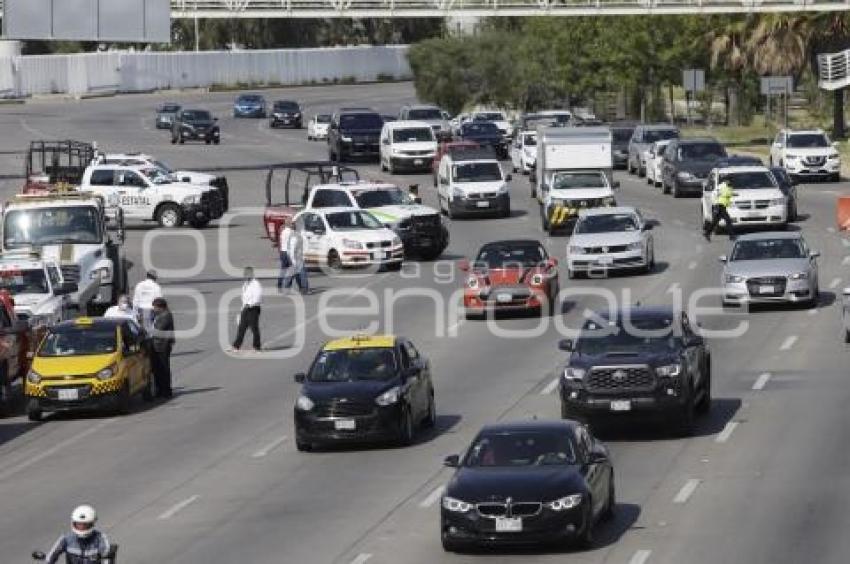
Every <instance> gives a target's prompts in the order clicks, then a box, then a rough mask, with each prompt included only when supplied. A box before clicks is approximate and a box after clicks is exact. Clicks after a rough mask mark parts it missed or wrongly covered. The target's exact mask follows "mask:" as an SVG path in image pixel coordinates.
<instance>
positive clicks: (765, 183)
mask: <svg viewBox="0 0 850 564" xmlns="http://www.w3.org/2000/svg"><path fill="white" fill-rule="evenodd" d="M720 182H721V183H722V182H728V183H729V184H730V185H731V186H732V188H733V189H734V190H759V189H766V188H776V182H775V181H774V179H773V176H772V175H771V174H770V173H769V172H768V171H766V170H765V171H754V172H735V173H731V174H724V175H722V176H721V177H720Z"/></svg>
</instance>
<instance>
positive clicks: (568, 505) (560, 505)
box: [545, 493, 584, 511]
mask: <svg viewBox="0 0 850 564" xmlns="http://www.w3.org/2000/svg"><path fill="white" fill-rule="evenodd" d="M583 497H584V496H583V495H582V494H580V493H579V494H573V495H568V496H567V497H562V498H561V499H556V500H555V501H550V502H549V503H547V504H545V505H546V508H547V509H551V510H552V511H566V510H567V509H572V508H573V507H578V505H579V504H580V503H581V500H582V498H583Z"/></svg>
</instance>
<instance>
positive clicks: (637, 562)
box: [629, 549, 652, 564]
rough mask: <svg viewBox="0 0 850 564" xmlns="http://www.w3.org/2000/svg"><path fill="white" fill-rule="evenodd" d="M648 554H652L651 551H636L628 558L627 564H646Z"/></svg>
mask: <svg viewBox="0 0 850 564" xmlns="http://www.w3.org/2000/svg"><path fill="white" fill-rule="evenodd" d="M650 554H652V551H651V550H645V549H641V550H638V551H637V552H635V553H634V554H633V555H632V557H631V558H629V564H646V563H647V561H648V560H649V555H650Z"/></svg>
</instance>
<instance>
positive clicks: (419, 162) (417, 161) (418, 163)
mask: <svg viewBox="0 0 850 564" xmlns="http://www.w3.org/2000/svg"><path fill="white" fill-rule="evenodd" d="M413 164H414V165H417V166H418V165H421V164H422V159H414V160H413Z"/></svg>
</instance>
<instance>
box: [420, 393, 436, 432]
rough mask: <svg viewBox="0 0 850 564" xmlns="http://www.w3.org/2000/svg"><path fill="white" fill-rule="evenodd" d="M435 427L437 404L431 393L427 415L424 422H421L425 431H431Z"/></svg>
mask: <svg viewBox="0 0 850 564" xmlns="http://www.w3.org/2000/svg"><path fill="white" fill-rule="evenodd" d="M436 426H437V403H436V402H435V401H434V392H433V391H432V392H431V396H430V400H429V401H428V414H427V415H426V416H425V420H424V421H422V427H424V428H425V429H433V428H434V427H436Z"/></svg>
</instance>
